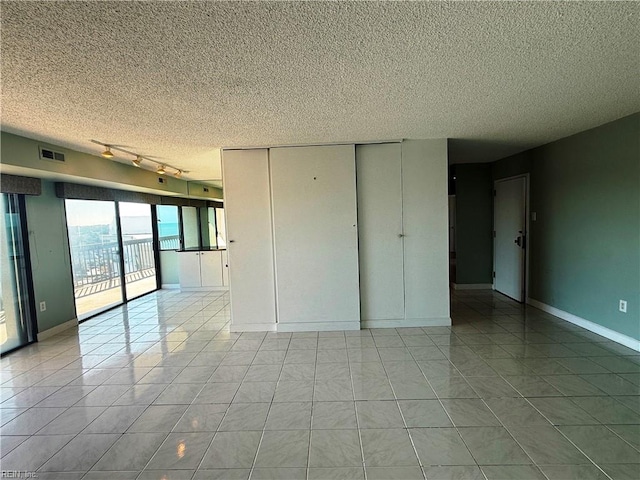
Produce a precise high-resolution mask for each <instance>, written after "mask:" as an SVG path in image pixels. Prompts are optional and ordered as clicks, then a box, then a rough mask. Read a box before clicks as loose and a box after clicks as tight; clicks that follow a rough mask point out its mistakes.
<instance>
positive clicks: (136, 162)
mask: <svg viewBox="0 0 640 480" xmlns="http://www.w3.org/2000/svg"><path fill="white" fill-rule="evenodd" d="M131 163H133V166H134V167H139V166H140V164H141V163H142V157H141V156H140V155H137V156H136V158H135V159H134V160H131Z"/></svg>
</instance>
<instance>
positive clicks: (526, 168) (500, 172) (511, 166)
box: [491, 150, 532, 180]
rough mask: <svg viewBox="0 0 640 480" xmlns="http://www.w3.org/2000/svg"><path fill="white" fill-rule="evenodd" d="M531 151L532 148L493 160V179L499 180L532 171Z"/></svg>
mask: <svg viewBox="0 0 640 480" xmlns="http://www.w3.org/2000/svg"><path fill="white" fill-rule="evenodd" d="M531 153H532V150H527V151H525V152H520V153H517V154H515V155H511V156H510V157H507V158H503V159H502V160H498V161H497V162H493V163H492V164H491V166H492V175H493V179H494V180H499V179H501V178H509V177H515V176H517V175H523V174H525V173H529V172H530V171H531Z"/></svg>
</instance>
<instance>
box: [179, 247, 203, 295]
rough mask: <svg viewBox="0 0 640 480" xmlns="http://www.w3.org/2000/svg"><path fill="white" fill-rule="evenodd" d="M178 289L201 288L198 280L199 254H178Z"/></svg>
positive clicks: (200, 282) (199, 279)
mask: <svg viewBox="0 0 640 480" xmlns="http://www.w3.org/2000/svg"><path fill="white" fill-rule="evenodd" d="M178 275H179V279H180V288H196V287H201V286H202V279H201V278H200V252H178Z"/></svg>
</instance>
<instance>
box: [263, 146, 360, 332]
mask: <svg viewBox="0 0 640 480" xmlns="http://www.w3.org/2000/svg"><path fill="white" fill-rule="evenodd" d="M270 164H271V198H272V207H273V238H274V247H275V271H276V287H277V288H276V300H277V302H276V305H277V312H278V313H277V317H278V330H279V331H296V330H355V329H359V328H360V294H359V292H360V289H359V280H358V228H357V207H356V162H355V151H354V146H353V145H330V146H315V147H283V148H272V149H271V150H270Z"/></svg>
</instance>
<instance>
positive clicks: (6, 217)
mask: <svg viewBox="0 0 640 480" xmlns="http://www.w3.org/2000/svg"><path fill="white" fill-rule="evenodd" d="M0 212H1V219H0V353H6V352H8V351H10V350H13V349H14V348H17V347H21V346H22V345H26V344H27V343H30V342H31V341H33V335H34V332H33V328H32V325H33V310H32V299H31V297H30V293H29V292H30V290H31V289H30V287H29V284H30V283H29V273H28V272H29V271H28V268H27V267H28V266H29V265H28V264H29V262H28V245H27V243H26V242H27V239H26V237H25V236H24V235H23V233H24V232H25V231H26V229H25V228H23V227H24V222H25V218H24V199H23V198H22V197H20V196H18V195H14V194H4V193H3V194H2V199H1V200H0Z"/></svg>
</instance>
